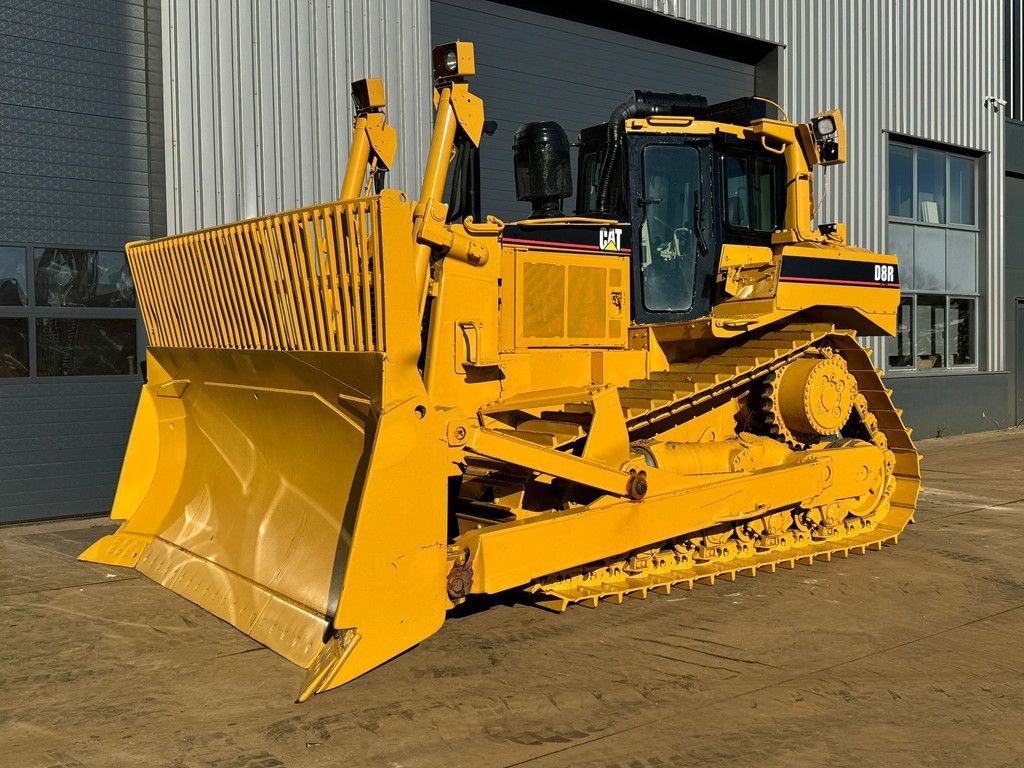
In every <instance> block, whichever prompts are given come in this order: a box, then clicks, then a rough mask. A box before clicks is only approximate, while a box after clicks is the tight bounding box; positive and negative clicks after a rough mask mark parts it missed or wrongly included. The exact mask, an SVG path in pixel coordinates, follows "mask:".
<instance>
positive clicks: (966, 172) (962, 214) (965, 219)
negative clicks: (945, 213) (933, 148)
mask: <svg viewBox="0 0 1024 768" xmlns="http://www.w3.org/2000/svg"><path fill="white" fill-rule="evenodd" d="M949 223H950V224H974V161H973V160H971V159H970V158H969V157H957V156H956V155H950V156H949Z"/></svg>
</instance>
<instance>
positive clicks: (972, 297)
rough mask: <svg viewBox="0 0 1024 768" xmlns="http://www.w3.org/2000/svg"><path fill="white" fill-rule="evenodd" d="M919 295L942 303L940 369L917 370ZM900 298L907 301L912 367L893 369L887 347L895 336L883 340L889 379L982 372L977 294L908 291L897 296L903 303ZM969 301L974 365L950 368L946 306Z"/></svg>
mask: <svg viewBox="0 0 1024 768" xmlns="http://www.w3.org/2000/svg"><path fill="white" fill-rule="evenodd" d="M918 296H937V297H939V298H941V299H943V301H944V305H943V306H944V311H945V314H944V315H943V316H944V318H945V320H944V322H945V327H946V331H945V333H944V334H943V349H942V359H943V363H944V364H943V366H942V367H941V368H918V367H917V359H918V351H917V335H918V334H917V299H918ZM903 299H910V359H911V361H913V362H914V365H905V366H898V367H896V366H893V365H892V364H891V363H890V362H889V356H890V352H892V351H893V350H892V348H891V346H890V345H893V344H894V343H895V340H896V337H895V336H892V337H889V338H887V339H886V342H885V373H886V375H887V376H888V375H892V376H943V375H950V374H956V373H977V372H979V371H980V370H981V368H980V367H979V359H980V353H981V342H980V339H979V336H980V333H979V331H980V325H981V322H980V315H981V296H980V295H978V294H969V293H936V292H934V291H907V292H904V293H901V294H900V303H901V304H902V302H903ZM957 299H960V300H968V301H973V302H974V334H973V337H972V339H971V344H972V349H971V353H972V355H973V357H974V362H973V363H966V364H963V363H961V364H960V365H953V364H952V363H951V361H952V359H953V355H952V354H950V353H951V334H950V333H949V316H950V313H949V304H950V302H951V301H954V300H957Z"/></svg>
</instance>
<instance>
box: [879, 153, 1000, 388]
mask: <svg viewBox="0 0 1024 768" xmlns="http://www.w3.org/2000/svg"><path fill="white" fill-rule="evenodd" d="M977 185H978V160H977V159H976V158H974V157H969V156H967V155H964V154H961V153H958V152H953V151H947V150H942V149H935V148H932V147H922V146H916V145H913V144H909V143H901V142H896V141H890V143H889V224H888V250H889V251H890V252H892V253H895V254H896V255H897V256H898V257H899V259H900V280H901V283H902V289H903V299H902V301H901V302H900V307H899V314H898V318H897V329H896V337H895V338H893V339H890V340H888V342H887V344H888V347H887V354H886V363H887V367H888V369H889V370H890V371H894V372H895V371H907V372H909V371H946V370H951V369H956V368H961V369H971V368H977V365H978V298H979V292H978V256H979V249H980V242H981V238H980V232H979V230H978V222H979V221H980V215H979V212H978V186H977Z"/></svg>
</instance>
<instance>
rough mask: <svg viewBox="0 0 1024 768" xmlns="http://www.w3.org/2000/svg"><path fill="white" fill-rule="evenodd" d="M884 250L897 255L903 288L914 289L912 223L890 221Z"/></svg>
mask: <svg viewBox="0 0 1024 768" xmlns="http://www.w3.org/2000/svg"><path fill="white" fill-rule="evenodd" d="M886 250H887V251H888V252H889V253H895V254H896V255H897V256H898V257H899V260H900V284H901V287H902V288H903V290H905V291H912V290H914V225H913V224H895V223H890V224H889V237H888V242H887V243H886Z"/></svg>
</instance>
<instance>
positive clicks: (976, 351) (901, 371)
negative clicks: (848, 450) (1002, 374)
mask: <svg viewBox="0 0 1024 768" xmlns="http://www.w3.org/2000/svg"><path fill="white" fill-rule="evenodd" d="M894 146H895V147H899V148H901V149H907V150H910V152H911V196H910V202H911V215H910V216H909V217H907V216H896V215H893V214H892V213H890V208H889V206H890V203H891V201H890V200H889V180H890V174H891V171H892V160H891V159H892V148H893V147H894ZM921 149H926V150H931V151H938V152H941V153H942V154H943V155H944V157H945V196H946V197H945V214H946V215H945V219H946V221H945V222H943V223H933V222H927V221H923V220H921V219H920V218H919V213H920V211H919V210H918V185H917V178H918V167H917V165H918V152H919V150H921ZM953 157H956V158H961V159H965V160H969V161H970V163H971V167H972V170H973V173H972V177H973V178H972V181H973V184H974V193H973V203H974V211H973V213H974V224H953V223H950V222H949V218H950V216H949V214H950V209H951V207H952V206H951V204H950V201H951V199H952V198H951V195H950V192H951V189H950V172H949V168H950V158H953ZM983 157H984V156H983V155H981V154H976V153H975V154H972V153H971V152H969V151H968V150H957V149H956V148H953V147H949V146H946V145H941V144H935V143H930V142H923V141H914V139H913V138H910V137H904V136H899V135H893V134H889V135H888V140H887V143H886V150H885V195H886V199H885V207H884V210H885V222H886V224H889V223H895V224H906V225H910V226H913V227H926V228H931V229H941V230H952V231H961V232H973V233H976V234H977V235H978V242H979V250H978V253H977V256H976V258H977V263H976V265H975V266H976V269H977V270H978V280H977V281H976V283H975V286H976V288H977V290H976V291H975V292H974V293H966V292H963V291H956V292H949V293H947V292H944V291H929V290H919V289H910V290H907V289H901V290H900V299H901V301H902V299H910V300H911V310H910V346H911V360H912V361H913V363H914V365H912V366H901V367H893V366H892V365H890V363H889V356H890V352H891V351H894V346H895V338H894V337H890V338H887V339H885V341H884V343H883V345H882V346H883V349H884V354H883V358H884V360H883V361H882V365H883V367H884V370H885V373H886V375H887V376H888V375H892V376H906V377H913V376H950V375H957V374H964V373H979V372H981V371H982V366H981V349H982V346H981V329H982V326H983V323H982V322H981V312H982V295H981V282H980V271H981V261H982V257H983V252H982V250H981V242H982V239H983V238H982V226H981V222H982V199H981V174H982V170H983V167H982V166H983V164H982V160H983ZM918 296H938V297H941V298H942V299H943V300H944V306H945V317H946V321H945V322H946V325H947V331H948V325H949V307H950V301H951V300H954V299H968V300H971V301H973V302H974V312H975V318H974V324H975V325H974V334H973V338H972V340H971V343H972V346H973V349H972V353H973V356H974V362H973V363H970V364H961V365H951V364H949V362H948V361H951V360H952V356H951V355H950V354H949V353H950V337H949V333H948V332H947V333H946V334H945V342H944V347H943V361H944V362H945V363H946V364H945V365H943V367H941V368H918V367H917V358H918V351H917V334H918V329H917V307H918Z"/></svg>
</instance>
